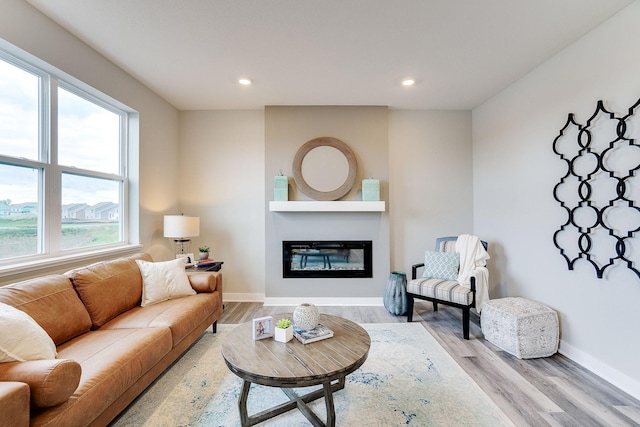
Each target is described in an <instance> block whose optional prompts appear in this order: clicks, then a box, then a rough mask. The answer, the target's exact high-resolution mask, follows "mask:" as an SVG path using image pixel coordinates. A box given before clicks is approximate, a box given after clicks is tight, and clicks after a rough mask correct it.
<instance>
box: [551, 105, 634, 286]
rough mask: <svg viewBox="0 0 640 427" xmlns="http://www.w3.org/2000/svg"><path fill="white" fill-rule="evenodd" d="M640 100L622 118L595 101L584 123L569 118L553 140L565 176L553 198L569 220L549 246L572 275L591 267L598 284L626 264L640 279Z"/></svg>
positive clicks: (572, 117)
mask: <svg viewBox="0 0 640 427" xmlns="http://www.w3.org/2000/svg"><path fill="white" fill-rule="evenodd" d="M639 110H640V99H639V100H638V101H637V102H636V103H635V104H634V105H633V106H632V107H631V108H629V110H628V113H627V114H626V115H624V116H619V115H616V114H614V113H612V112H609V111H607V110H606V109H605V107H604V104H603V102H602V101H598V105H597V107H596V110H595V112H594V113H593V115H592V116H591V117H590V118H589V119H588V120H587V122H586V124H584V125H583V124H580V123H577V122H576V121H575V118H574V115H573V114H569V117H568V119H567V122H566V124H565V125H564V127H563V128H562V129H561V130H560V133H559V135H558V136H557V137H556V138H555V139H554V141H553V151H554V152H555V153H556V154H557V155H558V156H560V159H562V160H563V161H564V162H565V163H566V167H567V170H566V174H565V175H564V176H563V177H562V178H560V182H559V183H558V184H556V186H555V187H554V189H553V197H554V198H555V199H556V201H558V203H560V206H561V207H562V208H563V209H564V210H565V212H566V215H567V219H566V222H565V223H564V224H562V225H561V226H560V228H559V229H558V230H557V231H556V232H555V233H554V234H553V243H554V244H555V246H556V247H557V248H558V249H559V250H560V254H561V255H562V256H563V257H564V259H565V260H566V262H567V266H568V268H569V270H573V268H574V265H575V264H576V262H577V261H578V260H584V261H587V262H589V263H590V264H591V265H592V266H593V268H594V269H595V272H596V275H597V277H598V278H599V279H601V278H602V277H603V275H604V274H605V270H607V269H608V268H609V267H611V266H613V265H617V264H622V265H626V266H627V268H629V269H631V271H633V272H634V273H635V274H636V276H637V277H638V278H640V271H639V269H640V266H639V264H640V235H636V234H637V232H638V230H639V229H640V208H639V207H638V203H639V200H640V172H639V170H640V144H639V141H640V111H639Z"/></svg>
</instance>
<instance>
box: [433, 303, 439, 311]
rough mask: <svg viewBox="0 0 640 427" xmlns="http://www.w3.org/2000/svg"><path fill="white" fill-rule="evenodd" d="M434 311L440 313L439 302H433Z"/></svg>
mask: <svg viewBox="0 0 640 427" xmlns="http://www.w3.org/2000/svg"><path fill="white" fill-rule="evenodd" d="M433 311H438V303H437V302H435V301H434V302H433Z"/></svg>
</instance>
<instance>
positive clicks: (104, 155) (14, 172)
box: [0, 59, 120, 205]
mask: <svg viewBox="0 0 640 427" xmlns="http://www.w3.org/2000/svg"><path fill="white" fill-rule="evenodd" d="M39 81H40V77H39V76H37V75H35V74H32V73H30V72H27V71H25V70H23V69H20V68H18V67H16V66H13V65H11V64H8V63H7V62H5V61H3V60H1V59H0V200H5V199H10V200H11V202H12V203H24V202H36V201H37V200H38V195H37V184H38V172H37V169H33V168H25V167H17V166H15V165H11V162H12V159H15V158H26V159H29V160H34V161H39V149H38V138H39V136H38V123H39V121H40V118H39V117H38V107H39V102H40V101H39V90H38V86H39ZM58 106H59V107H58V135H57V136H58V141H59V143H58V159H59V163H60V164H61V165H64V166H71V167H75V168H82V169H88V170H95V171H100V172H106V173H112V174H118V169H119V157H120V153H119V132H120V124H119V116H118V114H116V113H113V112H111V111H109V110H107V109H105V108H103V107H101V106H98V105H96V104H95V103H93V102H89V101H87V100H85V99H84V98H81V97H79V96H77V95H75V94H74V93H72V92H70V91H68V90H65V89H63V88H60V89H59V90H58ZM62 193H63V201H62V203H63V204H67V203H88V204H90V205H93V204H95V203H98V202H104V201H110V202H115V203H117V202H118V185H117V184H116V183H114V181H109V180H98V179H91V178H85V177H80V176H73V175H65V176H64V178H63V188H62Z"/></svg>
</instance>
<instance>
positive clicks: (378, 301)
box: [264, 297, 383, 306]
mask: <svg viewBox="0 0 640 427" xmlns="http://www.w3.org/2000/svg"><path fill="white" fill-rule="evenodd" d="M304 302H306V303H310V304H315V305H318V306H350V305H351V306H382V305H383V303H382V297H354V298H350V297H344V298H335V297H268V298H265V299H264V305H265V306H281V305H282V306H287V305H292V306H296V305H299V304H302V303H304Z"/></svg>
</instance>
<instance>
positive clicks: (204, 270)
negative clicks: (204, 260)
mask: <svg viewBox="0 0 640 427" xmlns="http://www.w3.org/2000/svg"><path fill="white" fill-rule="evenodd" d="M222 264H224V261H216V262H215V263H214V264H213V265H209V266H207V267H201V268H197V267H191V268H185V270H184V271H185V273H187V276H191V275H197V274H210V275H217V274H220V273H219V272H220V270H221V269H222ZM221 285H222V281H221V280H218V286H221ZM223 295H224V294H223V293H222V288H221V289H220V297H221V298H222V296H223ZM222 310H223V311H224V300H223V301H222ZM216 325H217V322H216V323H214V324H213V332H214V333H215V332H216Z"/></svg>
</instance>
